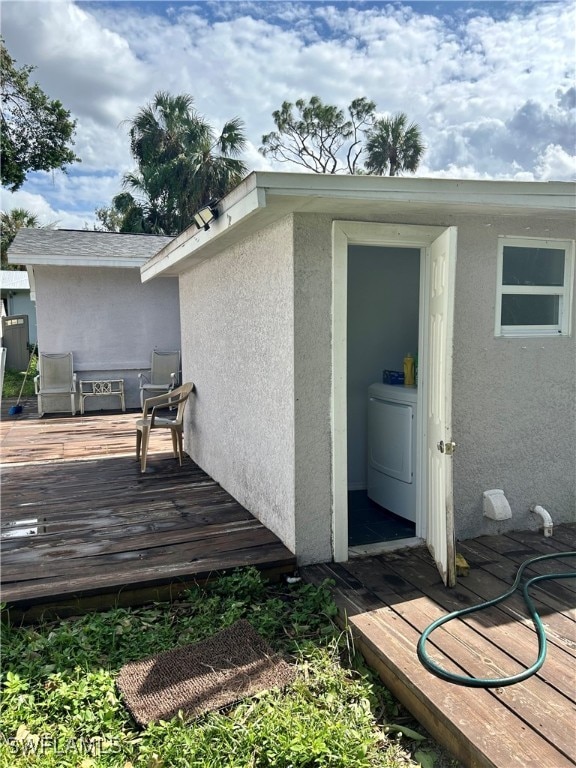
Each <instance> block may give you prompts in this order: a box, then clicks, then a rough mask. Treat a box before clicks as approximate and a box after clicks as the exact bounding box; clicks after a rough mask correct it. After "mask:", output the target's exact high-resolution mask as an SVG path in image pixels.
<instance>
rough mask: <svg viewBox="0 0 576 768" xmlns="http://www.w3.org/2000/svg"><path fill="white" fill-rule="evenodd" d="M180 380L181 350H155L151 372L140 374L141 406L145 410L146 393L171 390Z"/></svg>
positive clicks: (151, 361)
mask: <svg viewBox="0 0 576 768" xmlns="http://www.w3.org/2000/svg"><path fill="white" fill-rule="evenodd" d="M179 380H180V351H179V350H174V351H170V352H161V351H160V350H158V349H155V350H153V352H152V355H151V360H150V374H149V375H146V374H144V373H139V374H138V382H139V386H140V406H141V408H142V410H144V400H145V397H144V393H145V392H157V393H166V392H170V391H171V390H173V389H174V387H175V386H177V384H178V382H179Z"/></svg>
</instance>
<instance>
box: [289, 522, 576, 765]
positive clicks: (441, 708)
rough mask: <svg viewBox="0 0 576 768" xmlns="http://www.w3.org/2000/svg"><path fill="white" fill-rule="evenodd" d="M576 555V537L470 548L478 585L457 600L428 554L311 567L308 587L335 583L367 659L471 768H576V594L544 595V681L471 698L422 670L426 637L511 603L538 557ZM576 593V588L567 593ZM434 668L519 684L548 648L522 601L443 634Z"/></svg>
mask: <svg viewBox="0 0 576 768" xmlns="http://www.w3.org/2000/svg"><path fill="white" fill-rule="evenodd" d="M574 550H576V526H574V525H565V526H557V527H555V531H554V537H553V538H552V539H544V538H543V537H542V536H541V535H539V534H535V533H531V532H524V533H516V532H515V533H512V534H510V535H504V536H500V537H481V538H480V539H475V540H471V541H467V542H460V543H459V544H458V551H459V552H461V553H462V554H463V555H464V556H465V557H466V559H467V561H468V563H469V565H470V572H469V575H468V576H467V577H465V578H460V579H459V581H458V584H457V586H456V587H455V588H454V589H452V590H448V589H446V588H445V587H444V585H443V584H442V582H441V580H440V578H439V576H438V573H437V570H436V568H435V566H434V564H433V561H432V559H431V557H430V556H429V554H428V552H427V550H426V549H425V548H417V549H410V550H404V551H402V552H396V553H388V554H386V555H380V556H377V557H370V558H358V559H353V560H350V561H349V562H348V563H341V564H328V565H321V566H309V567H307V568H305V569H304V570H303V575H304V577H305V578H306V579H308V580H310V581H312V582H316V583H319V582H321V581H323V580H324V579H325V578H331V579H333V581H334V582H335V586H334V587H333V590H334V596H335V599H336V601H337V603H338V605H339V608H340V612H341V615H342V617H344V616H346V617H347V618H346V619H345V620H346V621H347V622H348V624H349V626H350V627H351V628H352V631H353V633H354V635H355V638H356V642H357V644H358V647H359V648H360V649H361V650H362V652H363V653H364V654H365V656H366V659H367V661H368V663H369V664H371V665H372V666H373V667H374V668H376V669H377V670H378V671H379V673H380V676H381V677H382V679H383V681H384V682H385V684H386V685H387V686H388V687H389V688H390V690H391V691H392V693H394V695H396V696H397V697H398V698H399V699H400V700H401V701H402V702H404V704H405V705H406V706H407V707H408V709H410V710H411V711H412V713H413V714H414V716H415V717H417V719H419V720H420V722H422V723H423V725H424V726H425V727H427V728H428V730H429V731H430V732H431V733H432V735H433V736H435V737H436V738H437V739H438V740H439V741H441V742H442V743H443V744H444V745H445V746H446V747H447V748H448V749H450V750H451V751H452V752H453V754H454V755H455V756H456V757H457V758H458V759H459V760H461V761H462V762H463V763H464V764H465V765H466V766H482V768H485V767H488V766H489V767H490V768H509V767H510V766H517V767H518V768H521V767H522V768H525V767H529V768H532V766H534V768H543V767H544V766H546V768H548V766H549V767H550V768H564V767H565V766H566V767H567V766H574V765H575V764H576V702H575V698H576V593H575V592H574V589H573V584H572V583H570V582H562V583H561V584H562V586H560V583H558V584H556V585H552V588H550V583H549V582H545V583H544V584H542V588H540V586H538V587H537V588H536V589H535V590H534V591H533V593H532V595H533V598H534V601H535V604H536V606H537V609H538V611H539V612H540V614H541V616H542V620H543V622H544V625H545V628H546V631H547V636H548V655H547V658H546V661H545V663H544V666H543V667H542V668H541V669H540V670H539V672H538V673H537V674H536V675H534V676H533V677H531V678H529V679H528V680H525V681H523V682H521V683H517V684H515V685H512V686H506V687H501V688H496V689H488V690H484V689H477V688H469V687H464V686H459V685H454V684H452V683H449V682H446V681H444V680H441V679H440V678H437V677H436V676H434V675H432V674H431V673H430V672H428V670H426V669H425V668H424V667H423V666H422V665H421V663H420V662H419V660H418V657H417V655H416V645H417V642H418V639H419V637H420V634H421V633H422V631H423V630H424V629H425V628H426V627H427V626H429V625H430V624H431V622H432V621H434V620H435V619H436V618H438V617H440V616H443V615H445V614H446V613H448V612H450V611H452V610H457V609H459V608H463V607H467V606H469V605H477V604H478V603H479V602H481V601H483V600H487V599H492V598H493V597H496V596H497V595H499V594H502V592H504V591H505V590H506V589H507V588H508V587H509V586H510V585H511V583H512V581H513V579H514V576H515V574H516V571H517V569H518V565H519V564H520V563H522V562H523V561H524V560H526V559H527V558H528V557H532V556H537V555H539V554H544V553H553V552H565V551H574ZM570 567H571V568H572V569H573V570H576V558H573V559H570V561H569V562H567V561H566V560H563V561H562V560H559V561H550V562H544V563H537V564H535V565H534V567H533V568H532V569H531V570H530V571H528V572H527V575H528V576H531V575H534V574H536V573H550V572H565V571H566V570H569V569H570ZM568 584H569V586H567V585H568ZM428 648H429V653H430V655H431V656H432V658H433V659H434V660H435V661H437V662H438V663H440V664H441V665H442V666H443V667H444V668H446V669H447V670H449V671H454V672H457V673H458V672H459V673H461V674H467V675H473V676H478V677H493V676H496V677H501V676H504V675H510V674H515V673H517V672H518V671H521V670H522V669H525V668H526V667H527V666H530V665H531V664H532V663H533V662H534V661H535V659H536V656H537V653H538V644H537V637H536V633H535V630H534V627H533V624H532V622H531V620H530V618H529V617H528V615H527V611H526V608H525V606H524V602H523V600H522V599H521V597H520V596H519V595H518V593H516V594H515V595H514V596H513V597H512V598H510V599H509V600H508V601H506V602H505V603H503V604H500V605H498V606H494V607H492V608H490V609H488V610H487V611H484V612H482V613H478V614H471V615H469V616H468V617H465V618H464V619H463V620H460V621H456V622H451V623H449V624H447V625H445V626H444V627H442V628H440V629H439V630H437V631H436V632H435V633H433V635H432V637H431V641H430V642H429V644H428Z"/></svg>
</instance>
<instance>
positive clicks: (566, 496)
mask: <svg viewBox="0 0 576 768" xmlns="http://www.w3.org/2000/svg"><path fill="white" fill-rule="evenodd" d="M398 218H399V217H398V216H386V215H382V216H380V217H372V219H371V220H372V221H379V222H382V223H398ZM333 219H334V217H333V216H330V215H313V214H296V215H295V225H296V231H297V232H299V236H298V239H297V241H296V242H297V248H296V251H295V261H296V263H298V259H299V258H301V254H300V252H301V250H302V249H303V248H304V247H305V244H306V242H310V243H312V242H314V243H318V242H319V243H321V244H322V245H320V246H319V247H318V246H316V248H315V250H316V254H317V258H318V259H319V260H321V261H322V263H323V264H326V260H327V259H329V262H330V270H331V258H332V257H331V224H332V221H333ZM401 223H405V224H423V225H434V226H439V225H440V226H456V227H457V228H458V245H457V264H456V288H455V306H454V342H453V380H452V416H453V419H452V423H453V437H454V440H455V441H456V443H457V444H458V446H457V450H456V453H455V455H454V458H453V463H454V465H453V466H454V500H455V515H456V535H457V537H458V538H459V539H463V538H466V537H472V536H479V535H482V534H485V533H495V532H498V531H504V530H522V529H528V528H535V527H537V526H538V520H537V519H536V518H535V517H534V516H533V515H531V514H530V507H531V505H533V504H542V506H544V507H545V508H547V509H548V511H549V512H550V514H551V515H552V518H553V519H554V521H555V522H558V523H560V522H568V521H574V520H576V471H575V467H576V339H575V336H574V330H575V329H574V325H575V322H574V320H573V323H572V326H573V327H572V331H573V332H572V336H571V337H570V338H567V337H562V338H556V337H540V338H530V339H526V338H517V339H506V338H496V337H495V327H494V323H495V302H496V288H497V240H498V236H500V235H513V236H518V237H528V236H531V237H547V238H559V239H574V237H575V234H576V233H575V231H574V226H573V225H572V224H571V223H570V222H567V221H563V222H561V221H555V220H554V219H553V218H552V219H547V220H545V221H542V222H539V221H537V220H534V218H528V217H527V218H517V217H509V216H506V217H505V216H503V217H494V216H486V215H483V214H482V213H480V212H479V214H478V215H477V216H462V215H460V216H455V215H449V214H446V216H445V218H444V219H443V220H442V221H441V222H439V221H438V220H437V219H436V220H434V219H431V218H429V217H427V216H424V215H405V216H403V217H402V222H401ZM307 230H308V234H307ZM303 244H304V245H303ZM326 244H330V249H327V247H326ZM306 279H307V275H306V274H305V273H302V275H299V274H298V272H296V286H295V294H296V296H298V293H299V291H300V290H305V286H304V285H303V283H304V281H305V280H306ZM325 279H326V285H329V286H331V271H330V276H329V277H327V276H325ZM574 290H576V287H575V288H574ZM573 312H574V308H573ZM331 313H332V306H331V295H328V294H327V292H326V291H325V290H322V289H320V290H318V293H317V305H316V308H315V316H316V317H317V318H318V320H317V322H316V326H315V327H317V328H318V329H319V334H318V338H321V336H322V328H323V327H324V324H325V320H326V318H327V317H328V318H330V322H331ZM309 325H310V327H309V329H308V331H307V333H308V336H309V339H310V340H312V337H313V336H314V330H313V324H312V323H310V324H309ZM296 328H298V320H297V321H296ZM330 333H331V331H330ZM304 338H305V337H304ZM318 347H319V344H312V341H311V343H310V344H309V345H306V344H302V349H303V350H305V349H311V350H312V349H313V350H315V351H316V354H317V358H316V359H317V364H318V366H319V367H322V368H324V372H325V371H326V370H331V360H327V359H326V354H325V353H326V352H327V351H328V350H331V343H330V346H328V344H326V346H325V348H324V353H323V352H322V351H320V350H319V348H318ZM299 348H300V347H299V346H298V344H296V351H297V352H298V349H299ZM296 370H297V371H298V370H299V362H298V356H297V360H296ZM307 376H308V380H313V374H312V373H311V372H308V374H307ZM317 380H318V381H323V385H322V387H320V388H319V389H318V390H317V391H316V399H315V409H316V418H315V419H309V420H307V419H305V418H303V419H301V420H300V422H299V426H297V429H296V443H297V445H299V446H305V447H306V450H305V453H303V454H302V453H301V451H302V449H299V450H298V451H297V461H299V456H301V455H303V456H304V457H305V460H304V461H303V462H302V463H303V465H304V464H305V465H306V466H308V467H316V468H317V470H318V472H317V474H316V476H315V480H314V487H315V490H316V493H317V495H318V498H319V499H322V503H325V502H327V500H328V499H329V497H330V492H331V487H332V477H331V467H330V468H329V470H328V471H326V472H325V471H324V470H325V468H326V455H325V443H324V442H323V438H321V437H320V436H321V435H322V434H323V433H322V431H320V432H318V430H317V425H318V424H319V423H320V424H321V423H324V424H326V423H330V420H331V411H330V409H331V402H330V393H331V386H330V382H328V381H327V379H326V378H324V379H323V378H322V373H321V372H318V374H317ZM298 381H299V379H297V382H298ZM297 393H298V384H297ZM297 402H298V399H297ZM308 483H309V486H308V487H309V488H310V489H311V488H312V487H313V485H312V472H311V471H310V476H309V478H308ZM491 488H502V489H503V490H504V492H505V494H506V496H507V498H508V499H509V501H510V505H511V508H512V513H513V514H512V519H511V520H508V521H505V522H503V523H494V522H493V521H491V520H489V519H487V518H486V517H484V515H483V508H482V492H483V491H485V490H489V489H491ZM320 519H322V520H325V518H323V517H322V516H320ZM308 530H309V532H310V533H311V532H312V531H313V530H314V526H313V523H312V522H311V521H310V522H309V523H308ZM315 535H317V534H315ZM318 536H319V534H318ZM308 546H309V547H311V546H312V545H311V544H308Z"/></svg>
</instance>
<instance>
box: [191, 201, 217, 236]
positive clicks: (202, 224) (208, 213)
mask: <svg viewBox="0 0 576 768" xmlns="http://www.w3.org/2000/svg"><path fill="white" fill-rule="evenodd" d="M217 218H218V201H217V200H211V201H210V202H209V203H207V204H206V205H204V206H203V207H202V208H200V210H198V211H196V213H195V214H194V216H193V219H194V223H195V224H196V226H197V227H198V229H204V230H208V229H210V224H211V223H212V222H213V221H215V220H216V219H217Z"/></svg>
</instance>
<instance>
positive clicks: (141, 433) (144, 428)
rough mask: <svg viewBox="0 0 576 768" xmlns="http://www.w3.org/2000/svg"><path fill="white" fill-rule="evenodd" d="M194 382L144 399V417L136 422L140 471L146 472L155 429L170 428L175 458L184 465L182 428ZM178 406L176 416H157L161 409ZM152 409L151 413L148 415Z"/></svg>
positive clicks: (137, 454)
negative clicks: (151, 436)
mask: <svg viewBox="0 0 576 768" xmlns="http://www.w3.org/2000/svg"><path fill="white" fill-rule="evenodd" d="M193 389H194V384H193V383H192V382H188V383H186V384H182V386H181V387H177V388H176V389H173V390H172V391H171V392H167V393H166V394H165V395H158V397H149V398H147V399H146V400H145V401H144V408H143V413H142V418H141V419H138V420H137V422H136V458H137V459H140V452H142V458H141V459H140V471H141V472H146V457H147V455H148V442H149V439H150V432H151V431H152V430H153V429H169V430H170V431H171V433H172V449H173V451H174V458H177V459H178V461H179V463H180V466H182V430H183V425H184V410H185V408H186V403H187V402H188V398H189V396H190V393H191V392H192V391H193ZM165 408H176V409H177V410H176V413H175V415H174V418H166V417H164V416H157V415H156V413H157V411H158V410H159V409H165ZM148 411H150V415H148Z"/></svg>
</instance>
